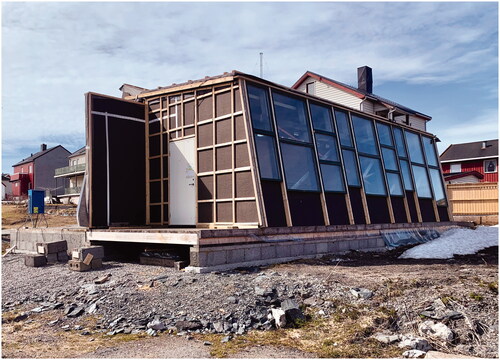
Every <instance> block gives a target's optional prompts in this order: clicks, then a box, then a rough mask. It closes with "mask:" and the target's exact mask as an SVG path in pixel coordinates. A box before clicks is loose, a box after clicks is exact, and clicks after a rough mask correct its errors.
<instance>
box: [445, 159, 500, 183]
mask: <svg viewBox="0 0 500 360" xmlns="http://www.w3.org/2000/svg"><path fill="white" fill-rule="evenodd" d="M456 163H460V164H461V165H462V172H466V171H477V172H479V173H481V174H482V175H484V178H483V179H480V180H479V181H480V182H498V169H497V172H494V173H485V172H484V160H472V161H457V162H456ZM456 163H455V164H456ZM497 163H498V161H497ZM441 166H442V167H443V173H445V174H446V173H449V172H450V167H451V163H445V164H442V165H441Z"/></svg>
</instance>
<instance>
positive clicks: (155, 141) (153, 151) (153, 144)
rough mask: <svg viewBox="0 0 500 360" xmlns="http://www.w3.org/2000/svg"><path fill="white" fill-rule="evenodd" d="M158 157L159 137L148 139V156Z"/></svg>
mask: <svg viewBox="0 0 500 360" xmlns="http://www.w3.org/2000/svg"><path fill="white" fill-rule="evenodd" d="M157 155H160V135H155V136H150V137H149V156H157Z"/></svg>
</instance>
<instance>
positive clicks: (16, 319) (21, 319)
mask: <svg viewBox="0 0 500 360" xmlns="http://www.w3.org/2000/svg"><path fill="white" fill-rule="evenodd" d="M28 315H29V314H28V313H22V314H19V315H17V316H16V317H15V318H14V319H12V321H14V322H19V321H23V320H25V319H27V318H28Z"/></svg>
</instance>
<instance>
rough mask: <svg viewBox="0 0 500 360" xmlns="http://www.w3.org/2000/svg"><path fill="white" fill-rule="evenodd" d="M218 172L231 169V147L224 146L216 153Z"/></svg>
mask: <svg viewBox="0 0 500 360" xmlns="http://www.w3.org/2000/svg"><path fill="white" fill-rule="evenodd" d="M215 156H216V163H217V170H227V169H231V146H223V147H220V148H217V149H216V152H215Z"/></svg>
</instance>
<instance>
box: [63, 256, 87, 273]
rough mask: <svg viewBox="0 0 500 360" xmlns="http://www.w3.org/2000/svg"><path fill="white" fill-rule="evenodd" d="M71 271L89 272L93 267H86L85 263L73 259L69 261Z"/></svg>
mask: <svg viewBox="0 0 500 360" xmlns="http://www.w3.org/2000/svg"><path fill="white" fill-rule="evenodd" d="M68 265H69V269H70V270H73V271H80V272H82V271H88V270H90V269H91V265H85V264H84V263H83V261H80V260H75V259H72V260H70V261H68Z"/></svg>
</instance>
